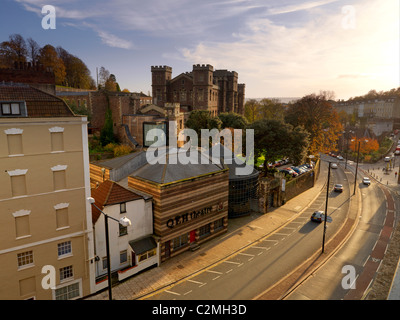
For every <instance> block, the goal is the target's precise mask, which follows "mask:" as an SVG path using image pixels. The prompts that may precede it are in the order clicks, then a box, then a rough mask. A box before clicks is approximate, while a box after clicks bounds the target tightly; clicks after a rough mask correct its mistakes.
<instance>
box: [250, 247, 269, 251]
mask: <svg viewBox="0 0 400 320" xmlns="http://www.w3.org/2000/svg"><path fill="white" fill-rule="evenodd" d="M252 248H255V249H262V250H269V248H267V247H256V246H252Z"/></svg>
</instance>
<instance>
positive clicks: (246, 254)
mask: <svg viewBox="0 0 400 320" xmlns="http://www.w3.org/2000/svg"><path fill="white" fill-rule="evenodd" d="M239 254H241V255H244V256H249V257H254V254H250V253H243V252H239Z"/></svg>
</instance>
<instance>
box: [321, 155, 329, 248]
mask: <svg viewBox="0 0 400 320" xmlns="http://www.w3.org/2000/svg"><path fill="white" fill-rule="evenodd" d="M330 177H331V162H330V161H329V162H328V183H327V186H326V201H325V215H324V231H323V234H322V253H324V250H325V233H326V220H327V216H328V198H329V179H330Z"/></svg>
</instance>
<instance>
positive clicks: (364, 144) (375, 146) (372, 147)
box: [349, 137, 379, 154]
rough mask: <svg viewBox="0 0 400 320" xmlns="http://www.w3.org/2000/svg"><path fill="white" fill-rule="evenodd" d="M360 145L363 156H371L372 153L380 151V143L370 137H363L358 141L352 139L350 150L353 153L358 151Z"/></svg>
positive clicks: (354, 138)
mask: <svg viewBox="0 0 400 320" xmlns="http://www.w3.org/2000/svg"><path fill="white" fill-rule="evenodd" d="M358 144H360V153H362V154H371V153H372V152H375V151H378V150H379V143H378V141H377V140H376V139H372V138H369V137H363V138H360V139H357V138H356V137H352V138H351V140H350V143H349V148H350V149H351V150H352V151H353V152H357V151H358Z"/></svg>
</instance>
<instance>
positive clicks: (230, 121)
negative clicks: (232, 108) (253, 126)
mask: <svg viewBox="0 0 400 320" xmlns="http://www.w3.org/2000/svg"><path fill="white" fill-rule="evenodd" d="M218 118H219V119H220V120H221V122H222V124H221V128H222V129H225V128H233V129H245V128H246V126H247V120H246V118H245V117H244V116H242V115H241V114H238V113H232V112H230V113H227V112H225V113H220V114H219V115H218Z"/></svg>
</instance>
